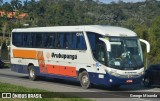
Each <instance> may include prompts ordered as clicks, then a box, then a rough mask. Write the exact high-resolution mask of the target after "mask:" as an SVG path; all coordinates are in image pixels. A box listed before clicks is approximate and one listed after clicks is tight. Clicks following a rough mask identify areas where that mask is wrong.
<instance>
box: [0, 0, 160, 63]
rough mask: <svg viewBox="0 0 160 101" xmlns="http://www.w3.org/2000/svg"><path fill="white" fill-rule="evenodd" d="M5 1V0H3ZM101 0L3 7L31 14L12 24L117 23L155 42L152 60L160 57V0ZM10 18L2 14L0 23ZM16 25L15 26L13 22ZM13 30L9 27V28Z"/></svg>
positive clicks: (15, 2) (27, 0)
mask: <svg viewBox="0 0 160 101" xmlns="http://www.w3.org/2000/svg"><path fill="white" fill-rule="evenodd" d="M1 1H3V0H1ZM100 1H101V0H39V1H37V0H23V5H22V2H21V0H11V2H10V3H7V2H6V3H3V4H2V5H1V6H0V9H1V10H5V11H6V12H10V11H14V10H16V11H18V12H26V13H28V15H29V17H28V18H27V19H23V20H20V21H19V20H14V21H9V20H8V21H7V22H8V23H10V24H8V25H10V26H9V28H8V29H13V28H16V27H23V26H22V25H23V24H24V23H28V24H29V25H30V27H33V26H62V25H65V26H69V25H92V24H99V25H113V26H121V27H126V28H129V29H131V30H134V31H135V32H136V33H137V34H138V36H139V37H140V38H142V39H145V40H148V41H149V42H150V43H151V53H150V55H149V60H150V63H158V62H159V61H160V56H159V55H160V44H158V42H159V41H160V35H159V32H160V29H159V26H160V1H158V0H146V1H145V2H137V3H125V2H123V1H119V2H118V3H115V2H112V3H110V4H104V3H101V2H100ZM5 22H6V18H5V16H4V17H1V18H0V26H1V27H2V26H3V24H4V23H5ZM11 25H12V26H11ZM8 32H9V31H8Z"/></svg>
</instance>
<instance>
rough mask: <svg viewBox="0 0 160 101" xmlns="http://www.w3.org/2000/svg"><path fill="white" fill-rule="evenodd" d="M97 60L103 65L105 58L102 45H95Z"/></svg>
mask: <svg viewBox="0 0 160 101" xmlns="http://www.w3.org/2000/svg"><path fill="white" fill-rule="evenodd" d="M96 53H97V60H98V61H99V62H100V63H102V64H104V65H105V61H106V58H105V57H106V56H105V48H104V45H103V44H98V45H97V51H96Z"/></svg>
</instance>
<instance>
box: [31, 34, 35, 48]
mask: <svg viewBox="0 0 160 101" xmlns="http://www.w3.org/2000/svg"><path fill="white" fill-rule="evenodd" d="M35 40H36V34H35V33H31V40H30V47H33V48H34V47H35V42H36V41H35Z"/></svg>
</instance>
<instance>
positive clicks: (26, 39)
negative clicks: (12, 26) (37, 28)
mask: <svg viewBox="0 0 160 101" xmlns="http://www.w3.org/2000/svg"><path fill="white" fill-rule="evenodd" d="M22 35H23V37H22V46H23V47H30V44H29V41H30V33H23V34H22Z"/></svg>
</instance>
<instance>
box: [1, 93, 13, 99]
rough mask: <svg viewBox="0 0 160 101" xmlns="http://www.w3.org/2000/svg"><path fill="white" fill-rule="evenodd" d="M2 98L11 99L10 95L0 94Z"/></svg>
mask: <svg viewBox="0 0 160 101" xmlns="http://www.w3.org/2000/svg"><path fill="white" fill-rule="evenodd" d="M2 98H11V93H2Z"/></svg>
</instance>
